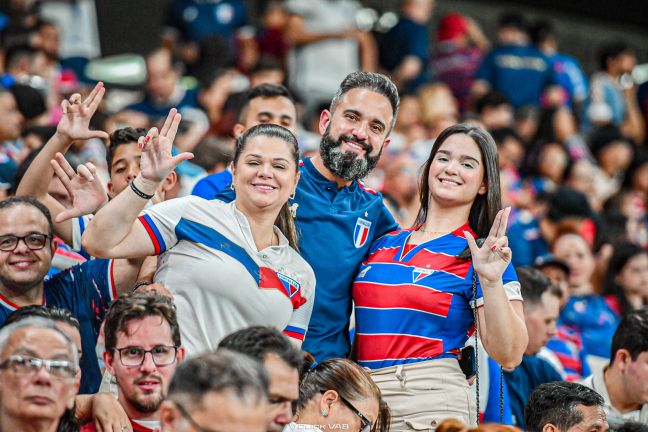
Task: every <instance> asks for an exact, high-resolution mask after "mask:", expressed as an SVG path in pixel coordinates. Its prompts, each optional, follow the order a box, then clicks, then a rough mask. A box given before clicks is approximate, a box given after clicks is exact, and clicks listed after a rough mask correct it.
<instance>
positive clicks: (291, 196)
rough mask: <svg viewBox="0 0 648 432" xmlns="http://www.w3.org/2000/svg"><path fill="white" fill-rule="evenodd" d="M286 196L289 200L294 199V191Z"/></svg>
mask: <svg viewBox="0 0 648 432" xmlns="http://www.w3.org/2000/svg"><path fill="white" fill-rule="evenodd" d="M288 198H290V199H291V200H294V199H295V192H293V193H291V194H290V196H289V197H288Z"/></svg>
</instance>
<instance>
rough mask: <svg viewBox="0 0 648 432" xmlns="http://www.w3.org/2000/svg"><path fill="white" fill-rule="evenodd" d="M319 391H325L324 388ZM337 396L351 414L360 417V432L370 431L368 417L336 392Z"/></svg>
mask: <svg viewBox="0 0 648 432" xmlns="http://www.w3.org/2000/svg"><path fill="white" fill-rule="evenodd" d="M320 393H322V394H324V393H326V390H320ZM338 397H339V398H340V400H341V401H342V403H343V404H344V405H346V406H347V408H349V409H350V410H351V412H352V413H353V414H355V415H357V416H358V418H359V419H360V423H361V424H360V432H370V431H371V422H370V421H369V419H368V418H367V417H365V415H364V414H362V413H361V412H360V410H359V409H358V408H356V407H354V406H353V404H352V403H351V402H349V401H348V400H347V399H346V398H344V397H342V395H341V394H340V393H338Z"/></svg>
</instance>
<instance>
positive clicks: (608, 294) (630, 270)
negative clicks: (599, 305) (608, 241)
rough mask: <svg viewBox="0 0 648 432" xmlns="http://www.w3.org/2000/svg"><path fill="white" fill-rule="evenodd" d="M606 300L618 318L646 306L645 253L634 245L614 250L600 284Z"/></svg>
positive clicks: (647, 263) (647, 267) (647, 264)
mask: <svg viewBox="0 0 648 432" xmlns="http://www.w3.org/2000/svg"><path fill="white" fill-rule="evenodd" d="M603 295H604V296H605V300H606V301H607V303H608V304H609V305H610V307H611V308H612V310H614V311H615V312H616V313H617V315H619V316H625V315H626V314H627V313H629V312H631V311H633V310H638V309H642V308H645V307H646V306H647V305H648V251H646V250H645V249H642V248H641V247H640V246H638V245H636V244H634V243H627V242H626V243H621V244H617V245H615V246H614V252H613V254H612V258H610V261H609V262H608V266H607V271H606V273H605V278H604V280H603Z"/></svg>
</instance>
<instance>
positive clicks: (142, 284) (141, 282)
mask: <svg viewBox="0 0 648 432" xmlns="http://www.w3.org/2000/svg"><path fill="white" fill-rule="evenodd" d="M146 285H151V282H148V281H139V282H137V283H136V284H135V285H134V286H133V288H132V289H131V291H130V293H131V294H133V293H134V292H135V291H137V288H139V287H142V286H146Z"/></svg>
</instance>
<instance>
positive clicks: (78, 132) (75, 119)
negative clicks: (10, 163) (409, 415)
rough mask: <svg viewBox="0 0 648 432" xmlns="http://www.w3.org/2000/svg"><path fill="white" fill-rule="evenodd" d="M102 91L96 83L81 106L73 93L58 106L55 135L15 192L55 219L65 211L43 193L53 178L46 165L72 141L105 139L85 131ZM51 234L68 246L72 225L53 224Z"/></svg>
mask: <svg viewBox="0 0 648 432" xmlns="http://www.w3.org/2000/svg"><path fill="white" fill-rule="evenodd" d="M105 91H106V90H105V89H104V87H103V83H101V82H99V83H97V85H96V86H95V87H94V89H93V90H92V92H91V93H90V95H89V96H88V97H87V98H86V100H85V101H83V102H82V101H81V95H79V94H78V93H75V94H74V95H72V96H71V97H70V99H69V100H64V101H63V102H61V107H62V108H63V116H62V117H61V120H60V121H59V124H58V126H57V127H56V133H55V134H54V135H53V136H52V138H50V139H49V141H47V143H46V144H45V146H43V149H42V150H41V151H40V153H38V155H37V156H36V158H35V159H34V161H33V162H32V163H31V165H30V166H29V168H28V169H27V172H26V173H25V176H24V177H23V179H22V181H21V182H20V184H19V185H18V189H17V190H16V195H29V196H33V197H36V198H37V199H38V200H40V201H41V202H43V203H44V204H45V205H46V206H47V208H48V209H49V210H50V212H51V213H52V217H54V218H55V219H57V216H58V215H59V213H61V212H63V211H64V210H65V208H64V207H63V205H62V204H61V203H59V202H58V201H57V200H56V199H54V198H53V197H51V196H50V195H49V194H48V193H47V190H48V188H49V184H50V181H51V180H52V176H53V175H54V170H53V169H52V167H51V166H50V161H51V160H52V159H54V157H55V156H56V154H57V153H62V154H65V152H66V151H67V150H68V149H69V148H70V145H71V144H72V142H74V141H77V140H87V139H91V138H100V139H108V134H107V133H106V132H104V131H95V130H90V127H89V125H90V119H91V118H92V116H93V115H94V113H95V112H96V111H97V108H98V107H99V104H100V103H101V100H102V98H103V96H104V93H105ZM54 231H55V233H56V235H58V236H59V237H61V238H62V239H63V241H65V242H66V243H68V244H72V222H71V221H70V220H64V221H61V222H56V223H55V224H54Z"/></svg>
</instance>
